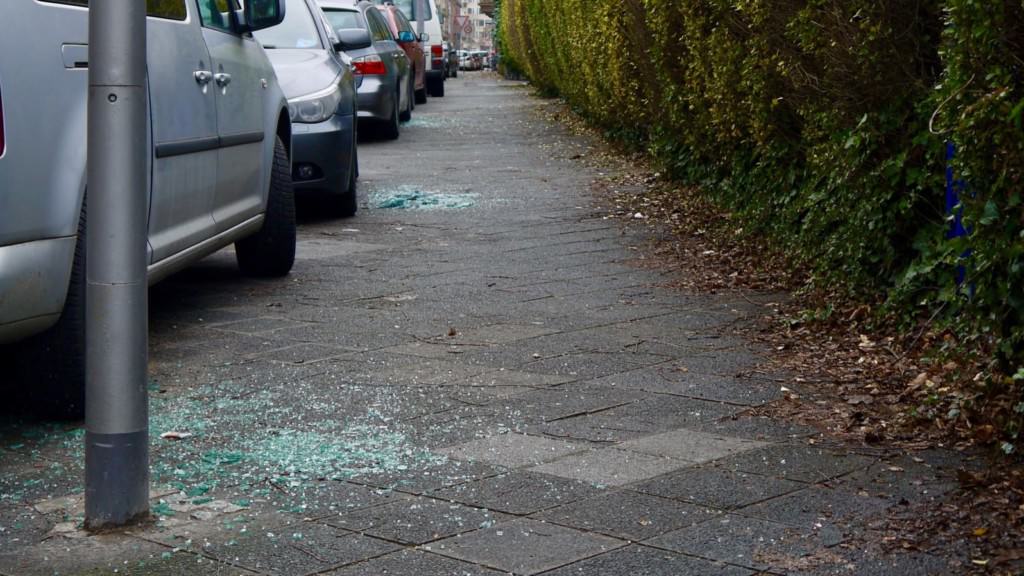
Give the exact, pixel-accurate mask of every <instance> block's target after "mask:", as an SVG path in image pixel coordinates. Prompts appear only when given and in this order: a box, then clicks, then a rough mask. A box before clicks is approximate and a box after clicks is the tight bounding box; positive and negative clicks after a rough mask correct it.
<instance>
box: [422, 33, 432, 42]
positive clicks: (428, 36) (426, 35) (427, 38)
mask: <svg viewBox="0 0 1024 576" xmlns="http://www.w3.org/2000/svg"><path fill="white" fill-rule="evenodd" d="M429 41H430V34H427V33H426V32H424V33H423V34H420V42H423V43H424V44H426V43H427V42H429Z"/></svg>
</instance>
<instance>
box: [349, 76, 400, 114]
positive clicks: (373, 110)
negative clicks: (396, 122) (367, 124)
mask: <svg viewBox="0 0 1024 576" xmlns="http://www.w3.org/2000/svg"><path fill="white" fill-rule="evenodd" d="M392 91H393V88H392V86H391V85H390V84H388V83H386V82H385V81H384V78H383V77H379V76H364V77H363V80H362V82H360V83H359V89H358V91H357V95H358V98H359V118H360V119H364V118H365V119H368V120H381V121H388V120H390V119H391V103H392V102H393V101H394V99H395V95H394V93H393V92H392Z"/></svg>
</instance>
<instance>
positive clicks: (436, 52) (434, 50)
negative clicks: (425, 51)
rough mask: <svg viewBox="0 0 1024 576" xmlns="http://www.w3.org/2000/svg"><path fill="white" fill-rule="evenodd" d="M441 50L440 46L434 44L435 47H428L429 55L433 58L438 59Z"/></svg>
mask: <svg viewBox="0 0 1024 576" xmlns="http://www.w3.org/2000/svg"><path fill="white" fill-rule="evenodd" d="M441 50H442V48H441V45H440V44H435V45H433V46H431V47H430V55H431V56H433V57H434V58H440V57H441V55H442V52H441Z"/></svg>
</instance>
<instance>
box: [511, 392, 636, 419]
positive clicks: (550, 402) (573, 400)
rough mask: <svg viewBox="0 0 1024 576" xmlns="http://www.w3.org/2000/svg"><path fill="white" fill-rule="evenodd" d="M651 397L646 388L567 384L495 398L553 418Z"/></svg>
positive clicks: (514, 408) (531, 414)
mask: <svg viewBox="0 0 1024 576" xmlns="http://www.w3.org/2000/svg"><path fill="white" fill-rule="evenodd" d="M647 397H648V396H647V395H646V394H644V393H643V392H636V391H630V390H616V389H615V388H597V387H592V386H580V385H576V384H565V385H563V386H558V387H555V388H545V389H542V390H533V391H531V392H527V393H526V394H522V395H519V396H516V397H515V398H511V399H509V400H504V401H498V402H495V405H496V406H499V407H501V408H503V409H505V410H506V411H508V412H511V413H514V414H523V415H529V417H530V418H537V417H539V418H541V419H543V420H544V421H545V422H552V421H555V420H565V419H568V418H573V417H578V416H584V415H587V414H593V413H598V412H603V411H605V410H609V409H611V408H615V407H616V406H625V405H627V404H631V403H634V402H638V401H640V400H642V399H644V398H647Z"/></svg>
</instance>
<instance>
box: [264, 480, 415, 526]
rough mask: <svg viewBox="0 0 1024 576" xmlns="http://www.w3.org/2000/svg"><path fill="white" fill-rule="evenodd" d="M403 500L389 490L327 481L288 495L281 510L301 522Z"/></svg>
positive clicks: (400, 496)
mask: <svg viewBox="0 0 1024 576" xmlns="http://www.w3.org/2000/svg"><path fill="white" fill-rule="evenodd" d="M403 497H404V496H403V495H402V494H400V493H397V492H394V491H392V490H387V489H380V488H373V487H368V486H361V485H359V484H353V483H351V482H339V481H336V480H326V481H322V482H316V483H315V484H312V485H311V486H309V485H307V486H303V487H302V489H301V491H299V492H297V493H295V494H292V493H289V495H288V496H287V497H286V498H285V501H286V502H287V503H286V504H285V506H284V507H283V508H284V509H285V510H287V511H289V512H292V513H294V514H299V515H301V516H302V517H304V518H320V517H323V516H334V515H338V514H345V513H347V512H351V511H354V510H361V509H363V508H370V507H373V506H379V505H381V504H385V503H388V502H392V501H394V500H400V499H402V498H403Z"/></svg>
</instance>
